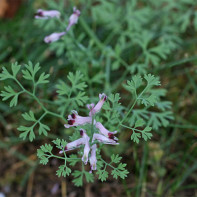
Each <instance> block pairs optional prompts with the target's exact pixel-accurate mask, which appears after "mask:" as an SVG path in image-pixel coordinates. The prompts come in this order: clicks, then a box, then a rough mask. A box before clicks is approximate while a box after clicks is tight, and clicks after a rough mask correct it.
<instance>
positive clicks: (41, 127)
mask: <svg viewBox="0 0 197 197" xmlns="http://www.w3.org/2000/svg"><path fill="white" fill-rule="evenodd" d="M48 131H50V128H49V127H48V126H47V125H45V124H42V123H41V122H39V129H38V133H39V135H42V134H44V135H45V136H47V135H48Z"/></svg>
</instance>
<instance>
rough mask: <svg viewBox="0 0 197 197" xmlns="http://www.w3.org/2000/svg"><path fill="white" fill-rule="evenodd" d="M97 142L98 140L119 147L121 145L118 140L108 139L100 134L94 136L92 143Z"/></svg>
mask: <svg viewBox="0 0 197 197" xmlns="http://www.w3.org/2000/svg"><path fill="white" fill-rule="evenodd" d="M95 140H97V141H99V142H101V143H103V144H111V145H118V144H119V143H117V141H116V140H112V139H109V138H108V137H106V136H104V135H101V134H98V133H95V134H94V135H93V138H92V142H94V141H95Z"/></svg>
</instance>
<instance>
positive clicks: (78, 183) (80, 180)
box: [72, 170, 83, 187]
mask: <svg viewBox="0 0 197 197" xmlns="http://www.w3.org/2000/svg"><path fill="white" fill-rule="evenodd" d="M72 175H73V176H74V178H75V179H74V180H73V181H72V182H73V183H74V184H75V185H76V186H78V187H79V186H82V185H83V172H81V171H79V170H75V171H74V172H73V174H72Z"/></svg>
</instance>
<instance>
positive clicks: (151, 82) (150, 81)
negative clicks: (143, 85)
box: [144, 74, 161, 86]
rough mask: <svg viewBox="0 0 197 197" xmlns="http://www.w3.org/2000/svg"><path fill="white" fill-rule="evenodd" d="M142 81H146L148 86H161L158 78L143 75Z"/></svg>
mask: <svg viewBox="0 0 197 197" xmlns="http://www.w3.org/2000/svg"><path fill="white" fill-rule="evenodd" d="M144 79H146V81H147V83H148V86H160V85H161V83H160V81H159V78H158V77H155V76H154V75H151V74H145V75H144Z"/></svg>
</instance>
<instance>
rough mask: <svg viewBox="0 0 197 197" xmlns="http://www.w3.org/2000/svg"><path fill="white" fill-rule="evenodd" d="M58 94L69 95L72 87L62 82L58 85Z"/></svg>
mask: <svg viewBox="0 0 197 197" xmlns="http://www.w3.org/2000/svg"><path fill="white" fill-rule="evenodd" d="M56 87H57V93H58V94H59V95H68V94H69V91H70V87H69V86H68V85H67V84H66V83H65V82H63V81H60V82H59V83H58V84H57V86H56Z"/></svg>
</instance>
